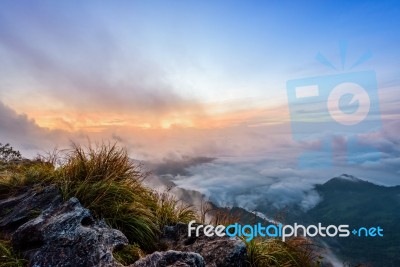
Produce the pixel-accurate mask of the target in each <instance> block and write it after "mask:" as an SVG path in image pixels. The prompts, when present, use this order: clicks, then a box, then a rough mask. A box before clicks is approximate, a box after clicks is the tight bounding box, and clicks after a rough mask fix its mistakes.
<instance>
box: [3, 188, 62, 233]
mask: <svg viewBox="0 0 400 267" xmlns="http://www.w3.org/2000/svg"><path fill="white" fill-rule="evenodd" d="M61 203H62V198H61V194H60V191H59V190H58V189H57V188H56V187H55V186H47V187H44V188H41V189H32V188H31V189H25V190H22V191H20V192H18V193H17V194H15V195H14V196H11V197H9V198H7V199H2V200H0V232H1V233H2V235H3V237H4V238H8V237H9V235H11V234H12V233H13V232H14V231H15V230H16V229H17V228H18V227H19V226H21V225H22V224H24V223H26V222H27V221H29V220H31V219H33V218H35V217H37V216H39V215H40V213H41V212H42V211H44V210H46V209H48V208H50V207H56V206H58V205H60V204H61Z"/></svg>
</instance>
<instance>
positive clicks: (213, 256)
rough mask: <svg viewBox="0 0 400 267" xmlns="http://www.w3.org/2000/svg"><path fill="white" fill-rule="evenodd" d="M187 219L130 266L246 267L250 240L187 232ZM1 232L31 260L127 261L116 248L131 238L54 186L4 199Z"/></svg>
mask: <svg viewBox="0 0 400 267" xmlns="http://www.w3.org/2000/svg"><path fill="white" fill-rule="evenodd" d="M187 229H188V226H187V224H177V225H175V226H169V227H166V228H165V230H164V234H163V236H162V238H161V244H162V245H161V247H162V246H163V248H164V250H168V251H162V252H154V253H152V254H150V255H147V256H146V257H144V258H142V259H140V260H138V261H136V262H135V263H134V264H132V265H130V266H129V267H145V266H146V267H147V266H149V267H150V266H151V267H164V266H165V267H166V266H171V267H178V266H179V267H205V266H209V267H225V266H233V267H235V266H236V267H241V266H245V257H246V246H245V244H244V243H243V242H242V241H240V240H239V239H237V238H229V237H206V236H204V235H200V236H199V237H188V231H187ZM0 237H2V238H6V239H9V238H11V237H12V244H13V247H14V248H15V250H16V251H18V252H19V253H20V254H21V255H23V256H24V257H25V258H26V259H28V260H29V266H34V267H45V266H46V267H47V266H60V267H122V265H121V264H120V263H119V262H117V261H116V260H115V259H114V257H113V254H112V252H113V250H115V249H118V248H122V247H123V246H125V245H126V244H128V240H127V238H126V237H125V235H124V234H123V233H121V232H120V231H118V230H115V229H111V228H110V227H109V226H107V225H106V223H105V222H104V221H102V220H96V219H95V218H94V217H93V216H92V215H91V213H90V211H89V210H88V209H85V208H84V207H82V206H81V204H80V203H79V200H78V199H76V198H71V199H70V200H68V201H66V202H64V203H63V202H62V197H61V194H60V192H59V190H58V189H57V187H55V186H44V185H40V186H35V187H34V188H30V189H27V188H25V189H21V190H20V191H19V192H16V193H15V194H13V195H12V196H11V197H9V198H7V199H2V200H0Z"/></svg>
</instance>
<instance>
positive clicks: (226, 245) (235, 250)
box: [161, 223, 247, 267]
mask: <svg viewBox="0 0 400 267" xmlns="http://www.w3.org/2000/svg"><path fill="white" fill-rule="evenodd" d="M161 241H162V242H163V243H164V245H165V246H166V247H167V248H168V249H172V250H178V251H185V252H188V251H191V252H195V253H198V254H200V255H201V256H202V257H203V258H204V261H205V266H207V267H242V266H246V253H247V250H246V245H245V244H244V243H243V241H241V240H240V239H238V238H231V237H227V236H224V237H217V236H213V237H207V236H205V235H203V234H200V236H199V237H195V236H193V235H192V236H191V237H188V225H187V224H183V223H178V224H177V225H175V226H167V227H165V229H164V234H163V237H162V240H161Z"/></svg>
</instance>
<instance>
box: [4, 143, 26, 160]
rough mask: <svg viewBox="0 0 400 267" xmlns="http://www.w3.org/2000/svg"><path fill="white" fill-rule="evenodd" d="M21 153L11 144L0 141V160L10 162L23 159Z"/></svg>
mask: <svg viewBox="0 0 400 267" xmlns="http://www.w3.org/2000/svg"><path fill="white" fill-rule="evenodd" d="M21 159H22V156H21V153H20V152H19V151H17V150H15V149H14V148H13V147H12V146H10V144H5V145H3V144H2V143H0V162H2V163H8V162H10V161H13V160H21Z"/></svg>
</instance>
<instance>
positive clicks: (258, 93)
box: [0, 0, 400, 206]
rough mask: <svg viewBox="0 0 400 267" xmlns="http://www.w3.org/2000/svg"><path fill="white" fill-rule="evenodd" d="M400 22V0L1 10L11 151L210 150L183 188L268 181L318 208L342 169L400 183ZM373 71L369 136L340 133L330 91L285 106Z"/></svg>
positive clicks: (5, 134) (211, 190)
mask: <svg viewBox="0 0 400 267" xmlns="http://www.w3.org/2000/svg"><path fill="white" fill-rule="evenodd" d="M399 18H400V4H399V3H398V1H222V0H221V1H179V0H174V1H112V2H111V1H44V0H43V1H35V2H33V1H7V0H6V1H1V2H0V62H1V68H0V142H2V143H11V144H12V145H13V146H14V147H15V148H17V149H19V150H20V151H22V152H23V154H24V155H25V156H27V157H33V156H34V155H36V153H44V152H45V151H48V150H52V149H53V148H54V147H58V148H61V149H62V148H65V147H68V145H69V143H70V142H71V141H76V142H79V143H82V144H85V143H88V140H91V141H92V142H95V141H100V140H106V141H107V140H108V141H111V142H114V141H116V142H119V143H120V144H122V145H123V146H125V147H127V149H128V151H129V152H130V154H131V156H132V158H135V159H140V160H146V161H152V162H158V163H165V162H171V161H173V162H176V161H185V160H187V158H193V159H196V158H197V157H210V158H213V159H215V160H213V161H212V162H207V163H202V164H200V165H196V166H193V167H190V166H188V169H190V172H189V174H186V176H185V175H180V174H177V175H175V176H174V178H173V180H175V181H176V182H177V183H178V184H179V185H180V186H182V187H184V188H190V189H193V188H196V189H198V190H200V191H202V192H204V193H206V194H214V195H221V194H222V193H223V192H225V193H226V194H229V192H234V191H235V192H236V191H237V189H240V188H243V186H244V185H247V186H254V185H260V188H262V185H264V184H265V185H268V186H269V185H274V187H273V188H275V189H276V188H278V189H279V190H280V189H282V188H284V189H285V190H286V189H287V188H289V191H290V190H292V189H290V188H292V187H293V190H294V191H295V190H297V191H296V195H297V196H298V197H299V198H305V197H306V198H307V199H308V198H310V199H314V200H315V199H316V197H315V196H314V195H312V194H311V195H309V194H308V193H307V192H308V191H307V190H309V189H310V188H311V187H312V184H314V183H317V182H323V181H326V180H327V179H329V178H331V177H334V176H336V175H340V174H342V173H350V174H353V175H357V176H358V177H360V178H363V179H366V180H370V181H373V182H375V183H379V184H384V185H396V184H400V182H399V180H398V177H399V174H400V146H399V144H400V138H399V136H398V134H397V133H398V132H399V130H400V122H399V118H400V105H399V104H400V94H399V90H400V79H399V77H400V52H399V49H398V47H399V44H400V31H399V29H400V19H399ZM318 55H319V56H318ZM360 59H364V60H360ZM356 63H359V64H356ZM354 65H355V66H354ZM362 71H370V72H369V74H363V75H364V76H360V77H361V78H360V79H361V82H360V84H362V87H363V88H364V87H365V90H366V91H367V94H369V96H370V100H371V101H373V103H372V102H371V106H370V107H373V108H375V109H374V112H375V113H374V114H372V113H371V112H370V113H368V116H367V117H366V119H365V121H366V122H368V123H364V122H363V123H361V124H360V125H362V127H361V126H360V127H359V128H357V127H358V126H357V125H356V126H355V127H353V126H351V127H342V128H340V129H339V130H337V128H336V126H337V125H338V124H337V123H336V122H335V121H332V119H331V118H330V117H329V116H330V115H329V114H328V113H327V112H326V107H327V102H329V101H330V102H329V103H333V102H334V101H331V100H332V99H331V100H329V99H330V98H329V99H328V100H327V99H325V98H324V99H318V100H315V101H314V102H313V101H312V102H306V103H305V104H304V106H301V105H300V106H296V105H298V102H295V103H294V102H293V101H290V99H289V96H290V92H289V91H288V88H287V87H288V86H289V84H290V82H289V83H288V81H291V80H299V79H300V80H301V79H308V78H310V77H319V78H318V79H317V81H318V82H320V83H321V84H324V83H325V82H326V81H327V79H328V78H326V77H328V76H329V77H334V78H332V79H333V82H334V83H335V82H336V83H338V84H339V83H342V82H346V81H347V80H340V79H339V78H337V77H339V76H340V75H346V74H348V73H350V74H351V73H357V72H362ZM371 72H372V73H373V75H372V76H371V75H370V74H371ZM335 75H336V76H335ZM352 75H353V74H351V75H350V76H349V77H350V78H351V77H353V76H354V75H353V76H352ZM335 77H336V78H335ZM340 77H342V76H340ZM346 77H347V76H346ZM332 79H331V80H332ZM365 79H366V80H368V82H365V81H364V80H365ZM371 79H372V82H371ZM350 80H351V79H350ZM374 81H375V86H374ZM362 82H365V83H362ZM321 86H322V85H321ZM328 87H329V86H328ZM328 87H327V88H328ZM333 87H334V86H331V87H329V88H328V89H326V90H328V93H329V92H330V90H332V89H333ZM321 88H322V87H321ZM368 88H369V89H368ZM375 93H376V97H372V95H374V94H375ZM358 97H359V99H358V102H357V101H356V100H357V99H356V100H354V101H353V100H352V99H351V98H350V99H349V100H343V101H345V102H346V101H347V102H348V103H347V104H348V107H349V108H357V107H359V106H358V105H362V104H363V103H364V102H363V101H365V98H362V95H361V96H358ZM340 101H342V98H341V99H340ZM340 103H341V102H340ZM300 104H301V103H300ZM340 105H341V104H340ZM344 105H346V103H344ZM328 106H329V105H328ZM311 107H312V108H314V110H313V109H311V111H308V113H304V109H305V110H306V111H307V109H310V108H311ZM339 109H340V107H339ZM371 110H372V109H371ZM339 111H340V110H339ZM339 111H338V110H336V112H339ZM353 111H354V110H353ZM353 111H349V112H342V113H340V112H339V113H340V114H339V115H341V116H342V117H346V114H348V113H352V112H353ZM293 113H296V114H305V117H301V118H303V119H304V118H305V120H306V121H308V122H310V123H311V124H307V125H306V124H304V125H303V124H300V129H302V130H303V129H305V131H306V138H303V137H304V133H303V132H301V133H300V138H298V137H299V133H298V132H297V131H298V130H296V129H297V128H296V129H295V128H293V127H294V125H293V122H294V120H295V118H296V117H293ZM321 114H322V115H321ZM370 115H371V116H370ZM372 115H373V116H372ZM324 116H327V117H328V119H329V121H327V124H323V122H324V118H325V119H326V117H324ZM325 122H326V121H325ZM321 123H322V124H321ZM305 125H306V126H305ZM335 125H336V126H335ZM340 126H342V125H340ZM347 129H351V130H350V131H347ZM336 131H338V132H336ZM354 137H356V138H357V139H356V140H358V141H357V142H358V143H357V144H358V145H357V146H355V148H353V150H352V151H351V153H350V152H349V151H347V150H346V147H348V144H353V143H352V141H351V140H354ZM325 142H327V144H328V146H327V147H324V144H326V143H325ZM368 147H374V148H375V149H376V151H377V152H371V150H368V149H366V148H368ZM321 148H322V150H321ZM318 149H320V151H319V152H318V153H317V154H311V156H309V157H308V158H306V159H305V162H302V161H301V160H300V163H303V165H302V164H299V158H300V159H301V157H302V156H301V155H303V154H304V152H305V151H306V152H307V151H310V150H311V151H313V150H314V151H315V150H318ZM377 153H378V154H379V157H377V156H376V155H378V154H377ZM349 156H351V157H352V159H353V161H354V162H352V164H349V162H348V161H349ZM377 158H379V160H376V159H377ZM327 161H329V162H330V161H332V162H333V165H332V167H329V166H328V167H326V166H325V165H324V164H325V163H326V162H327ZM321 166H322V167H324V166H325V167H326V168H327V169H321V168H319V167H321ZM315 167H318V168H315ZM285 177H286V178H288V179H289V180H285V179H284V178H285ZM276 179H278V180H279V182H280V183H279V184H276V183H275V182H274V181H276ZM228 180H229V181H232V183H227V182H226V181H228ZM249 181H252V182H251V183H249ZM288 184H290V185H291V186H288ZM268 188H270V187H268ZM279 190H278V191H276V195H278V194H279V192H281V191H279ZM285 190H284V191H282V192H285ZM293 190H292V191H291V192H294V191H293ZM286 191H287V190H286ZM274 192H275V191H274ZM299 192H300V193H299ZM283 194H286V195H290V194H289V193H288V192H286V193H283ZM239 195H240V194H239ZM249 195H251V194H247V195H246V194H245V195H244V196H239V197H238V198H239V200H237V201H236V200H235V201H236V202H240V200H245V199H246V198H247V197H248V196H249ZM257 195H260V194H257ZM272 195H274V194H272ZM261 196H262V194H261ZM296 199H297V198H296ZM221 201H222V200H221ZM305 205H306V206H307V205H308V204H305Z"/></svg>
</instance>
